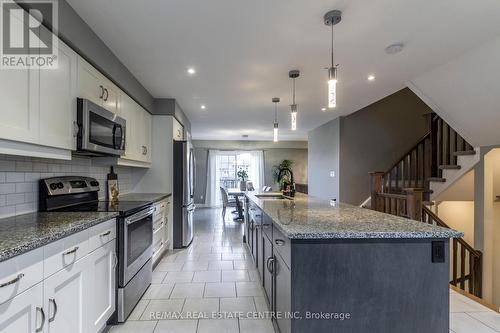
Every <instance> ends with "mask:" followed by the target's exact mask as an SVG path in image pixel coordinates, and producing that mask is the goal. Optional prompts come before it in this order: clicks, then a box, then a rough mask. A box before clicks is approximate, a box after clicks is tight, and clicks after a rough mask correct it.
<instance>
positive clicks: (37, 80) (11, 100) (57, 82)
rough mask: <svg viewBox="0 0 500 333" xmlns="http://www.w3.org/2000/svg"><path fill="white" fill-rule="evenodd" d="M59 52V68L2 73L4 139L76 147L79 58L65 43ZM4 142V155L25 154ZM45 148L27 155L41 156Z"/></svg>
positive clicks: (0, 119) (0, 127) (0, 95)
mask: <svg viewBox="0 0 500 333" xmlns="http://www.w3.org/2000/svg"><path fill="white" fill-rule="evenodd" d="M41 29H44V28H41ZM46 33H47V32H46ZM58 52H59V54H58V67H57V68H53V69H9V70H2V74H1V75H0V109H1V110H2V117H0V139H5V140H9V142H11V141H13V142H19V143H29V144H35V145H37V146H38V147H40V146H45V147H50V148H57V149H63V150H67V151H70V150H71V149H73V148H74V141H75V140H74V131H73V128H74V127H73V122H74V120H75V115H76V103H75V96H76V94H75V87H76V65H77V64H76V59H77V56H76V53H75V52H74V51H73V50H71V49H70V48H69V47H68V46H67V45H66V44H64V43H63V42H62V41H59V42H58ZM4 143H5V142H2V144H1V145H0V152H1V153H11V154H16V153H18V154H22V153H23V151H22V150H19V151H16V150H15V149H13V148H12V147H13V146H12V144H4ZM20 149H21V148H20ZM44 149H45V150H47V148H42V147H40V148H38V149H37V148H33V149H31V150H30V149H28V151H27V152H28V153H29V152H31V151H32V152H33V153H36V152H38V153H40V152H41V151H43V150H44ZM54 154H55V153H54ZM33 156H37V155H33ZM61 156H63V157H65V156H68V155H66V154H61ZM51 157H56V156H51ZM68 157H69V156H68Z"/></svg>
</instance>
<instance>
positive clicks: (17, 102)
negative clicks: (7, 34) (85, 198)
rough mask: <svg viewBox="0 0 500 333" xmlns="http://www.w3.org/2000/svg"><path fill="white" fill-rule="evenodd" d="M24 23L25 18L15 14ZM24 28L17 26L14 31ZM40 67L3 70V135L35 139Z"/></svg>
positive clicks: (0, 86) (0, 91)
mask: <svg viewBox="0 0 500 333" xmlns="http://www.w3.org/2000/svg"><path fill="white" fill-rule="evenodd" d="M12 19H13V20H17V21H18V23H19V24H23V23H22V22H23V21H22V18H21V17H18V16H17V15H12ZM16 32H19V33H21V32H22V29H14V31H13V33H16ZM38 74H39V73H38V70H37V69H34V70H31V69H5V70H1V74H0V110H1V111H0V113H1V117H0V138H1V139H7V140H13V141H21V142H28V143H36V142H37V141H38V137H39V129H38V121H39V120H38V119H39V114H38Z"/></svg>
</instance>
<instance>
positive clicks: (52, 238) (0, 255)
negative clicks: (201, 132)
mask: <svg viewBox="0 0 500 333" xmlns="http://www.w3.org/2000/svg"><path fill="white" fill-rule="evenodd" d="M117 216H118V214H117V213H110V214H109V215H108V216H103V217H97V218H95V219H94V220H92V221H89V222H87V223H85V224H81V225H78V226H72V227H70V228H68V229H63V230H61V231H58V232H55V233H51V234H48V235H46V236H45V237H43V238H38V239H35V240H34V241H33V242H30V243H28V244H21V245H19V246H16V247H11V248H9V249H8V250H5V251H2V252H0V262H3V261H7V260H9V259H12V258H15V257H17V256H20V255H23V254H25V253H28V252H30V251H33V250H36V249H38V248H41V247H43V246H45V245H48V244H50V243H53V242H57V241H59V240H61V239H63V238H65V237H68V236H71V235H74V234H76V233H79V232H81V231H84V230H86V229H89V228H91V227H93V226H96V225H98V224H101V223H103V222H106V221H109V220H110V219H113V218H116V217H117Z"/></svg>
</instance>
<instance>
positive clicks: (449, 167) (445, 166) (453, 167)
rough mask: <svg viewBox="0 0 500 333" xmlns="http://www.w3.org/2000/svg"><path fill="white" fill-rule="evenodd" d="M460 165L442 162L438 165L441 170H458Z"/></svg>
mask: <svg viewBox="0 0 500 333" xmlns="http://www.w3.org/2000/svg"><path fill="white" fill-rule="evenodd" d="M461 168H462V167H461V166H460V165H454V164H443V165H440V166H439V169H441V170H460V169H461Z"/></svg>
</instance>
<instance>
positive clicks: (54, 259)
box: [43, 230, 89, 277]
mask: <svg viewBox="0 0 500 333" xmlns="http://www.w3.org/2000/svg"><path fill="white" fill-rule="evenodd" d="M88 236H89V231H88V230H84V231H81V232H79V233H76V234H74V235H71V236H68V237H65V238H63V239H60V240H58V241H56V242H54V243H50V244H48V245H46V246H45V247H44V260H43V265H44V272H43V273H44V274H43V276H44V277H48V276H51V275H52V274H54V273H56V272H57V271H60V270H61V269H63V268H64V267H66V266H68V265H72V264H74V263H75V262H76V261H77V260H79V259H81V258H83V257H84V256H86V255H87V253H88V252H89V238H88Z"/></svg>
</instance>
